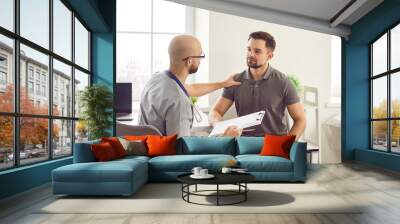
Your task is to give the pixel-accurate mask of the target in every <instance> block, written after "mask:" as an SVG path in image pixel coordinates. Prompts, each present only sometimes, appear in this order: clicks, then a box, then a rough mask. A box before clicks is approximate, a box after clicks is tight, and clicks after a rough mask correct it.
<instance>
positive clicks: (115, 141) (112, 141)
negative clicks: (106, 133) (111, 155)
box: [101, 137, 126, 158]
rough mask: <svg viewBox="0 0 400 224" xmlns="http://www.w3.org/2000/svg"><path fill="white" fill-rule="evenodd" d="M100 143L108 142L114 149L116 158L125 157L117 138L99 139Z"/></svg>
mask: <svg viewBox="0 0 400 224" xmlns="http://www.w3.org/2000/svg"><path fill="white" fill-rule="evenodd" d="M101 142H108V143H110V145H111V146H112V148H113V149H114V152H115V155H116V156H117V158H121V157H125V156H126V151H125V149H124V147H123V146H122V144H121V142H119V140H118V138H116V137H111V138H101Z"/></svg>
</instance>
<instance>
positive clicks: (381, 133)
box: [372, 121, 388, 151]
mask: <svg viewBox="0 0 400 224" xmlns="http://www.w3.org/2000/svg"><path fill="white" fill-rule="evenodd" d="M372 141H373V144H372V146H373V148H374V149H377V150H381V151H387V148H388V147H387V121H374V122H372Z"/></svg>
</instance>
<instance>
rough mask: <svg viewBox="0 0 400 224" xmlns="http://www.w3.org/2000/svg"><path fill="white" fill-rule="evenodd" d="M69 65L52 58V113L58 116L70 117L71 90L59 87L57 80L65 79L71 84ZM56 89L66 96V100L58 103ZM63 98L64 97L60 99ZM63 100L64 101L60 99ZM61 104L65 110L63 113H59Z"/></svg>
mask: <svg viewBox="0 0 400 224" xmlns="http://www.w3.org/2000/svg"><path fill="white" fill-rule="evenodd" d="M71 72H72V70H71V66H69V65H66V64H64V63H62V62H60V61H58V60H56V59H54V60H53V78H54V82H53V89H54V93H55V94H53V114H54V115H58V116H63V117H72V92H71V89H65V88H62V87H61V88H60V86H59V85H60V82H58V80H59V79H60V80H65V82H66V83H71V84H72V75H71ZM61 85H63V82H61ZM58 89H60V90H61V95H62V96H66V97H67V100H66V101H65V103H63V104H59V102H58V94H59V93H58ZM62 100H64V99H62ZM62 102H64V101H62ZM62 106H65V108H66V110H65V111H64V113H61V112H62V111H60V108H61V107H62Z"/></svg>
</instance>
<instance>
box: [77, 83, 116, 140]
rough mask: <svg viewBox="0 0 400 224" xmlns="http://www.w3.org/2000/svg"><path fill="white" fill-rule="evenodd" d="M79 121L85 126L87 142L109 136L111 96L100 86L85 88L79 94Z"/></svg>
mask: <svg viewBox="0 0 400 224" xmlns="http://www.w3.org/2000/svg"><path fill="white" fill-rule="evenodd" d="M79 95H80V98H79V99H80V101H79V106H80V107H81V108H82V115H81V119H82V120H83V121H84V122H83V123H84V124H85V125H86V126H87V129H88V137H89V140H92V139H97V138H101V137H106V136H110V133H109V132H108V131H107V129H109V128H110V127H111V126H112V119H111V118H112V115H113V94H112V92H111V91H110V89H109V88H108V87H107V86H105V85H102V84H95V85H92V86H88V87H86V88H85V89H84V90H83V91H82V92H81V93H80V94H79Z"/></svg>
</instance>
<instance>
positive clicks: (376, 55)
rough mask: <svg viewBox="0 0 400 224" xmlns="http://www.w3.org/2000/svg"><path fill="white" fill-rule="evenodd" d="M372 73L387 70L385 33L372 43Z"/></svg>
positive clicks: (375, 73) (377, 73)
mask: <svg viewBox="0 0 400 224" xmlns="http://www.w3.org/2000/svg"><path fill="white" fill-rule="evenodd" d="M372 52H373V53H372V71H373V72H372V75H373V76H375V75H379V74H381V73H383V72H386V71H387V34H385V35H383V36H382V37H381V38H379V39H378V40H377V41H376V42H375V43H373V45H372Z"/></svg>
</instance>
